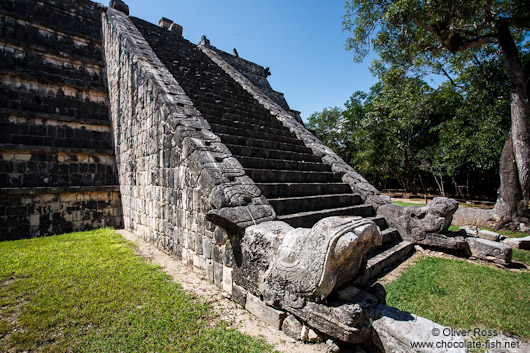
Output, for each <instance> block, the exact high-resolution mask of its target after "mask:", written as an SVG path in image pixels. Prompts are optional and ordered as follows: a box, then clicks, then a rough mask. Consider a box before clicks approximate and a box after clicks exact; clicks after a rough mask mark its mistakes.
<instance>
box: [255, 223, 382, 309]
mask: <svg viewBox="0 0 530 353" xmlns="http://www.w3.org/2000/svg"><path fill="white" fill-rule="evenodd" d="M381 240H382V238H381V234H380V232H379V229H378V228H377V226H376V225H375V223H373V222H372V221H370V220H367V219H364V218H361V217H329V218H325V219H323V220H321V221H319V222H318V223H317V224H315V225H314V226H313V228H312V229H305V228H297V229H293V230H291V231H289V232H288V233H287V234H286V235H285V236H284V237H283V240H282V243H281V244H280V245H279V247H278V250H277V252H276V256H275V259H274V262H273V263H272V265H271V267H270V269H269V272H268V274H267V276H266V278H265V281H264V290H263V297H264V299H265V301H266V302H267V303H269V304H276V303H285V304H287V305H288V306H292V307H300V306H301V305H303V304H304V302H305V300H306V299H309V300H312V301H321V300H323V299H325V298H326V297H327V296H328V295H329V294H330V293H331V292H332V291H333V289H334V288H336V287H340V286H341V285H344V284H345V283H347V282H349V281H352V280H353V279H354V278H355V277H356V276H357V275H358V274H359V273H360V272H361V271H362V270H363V268H364V266H365V262H366V260H365V256H364V254H365V253H366V252H367V251H368V249H370V248H371V247H373V246H376V245H381Z"/></svg>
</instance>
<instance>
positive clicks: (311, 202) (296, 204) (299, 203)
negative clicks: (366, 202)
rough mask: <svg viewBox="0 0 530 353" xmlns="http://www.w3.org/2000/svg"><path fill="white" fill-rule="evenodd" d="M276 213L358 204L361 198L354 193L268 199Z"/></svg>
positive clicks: (291, 212)
mask: <svg viewBox="0 0 530 353" xmlns="http://www.w3.org/2000/svg"><path fill="white" fill-rule="evenodd" d="M268 201H269V203H270V204H271V206H272V207H274V210H275V211H276V214H277V215H282V214H293V213H296V212H302V211H304V212H308V211H317V210H322V209H329V208H338V207H348V206H354V205H358V204H359V203H360V202H361V201H362V199H361V197H360V196H359V195H354V194H335V195H317V196H303V197H291V198H276V199H268Z"/></svg>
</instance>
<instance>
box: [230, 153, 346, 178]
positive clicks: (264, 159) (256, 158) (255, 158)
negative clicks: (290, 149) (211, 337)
mask: <svg viewBox="0 0 530 353" xmlns="http://www.w3.org/2000/svg"><path fill="white" fill-rule="evenodd" d="M234 156H237V158H238V159H239V158H243V159H250V160H257V161H263V162H278V161H285V162H287V163H295V164H307V165H312V164H316V165H322V166H326V167H328V168H329V170H330V171H331V167H329V164H326V163H324V162H306V161H296V160H290V159H275V158H262V157H252V156H240V155H234ZM254 169H261V168H254ZM263 169H271V168H263ZM306 171H309V170H306ZM346 185H348V184H346Z"/></svg>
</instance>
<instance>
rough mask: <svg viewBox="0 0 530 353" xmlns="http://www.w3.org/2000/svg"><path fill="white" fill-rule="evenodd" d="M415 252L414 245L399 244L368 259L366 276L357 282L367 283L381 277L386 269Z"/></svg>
mask: <svg viewBox="0 0 530 353" xmlns="http://www.w3.org/2000/svg"><path fill="white" fill-rule="evenodd" d="M413 251H414V244H413V243H411V242H408V241H402V242H399V243H397V244H396V245H394V246H393V247H391V248H390V249H388V250H385V251H383V252H382V253H380V254H378V255H376V256H374V257H372V258H370V259H368V263H367V265H366V270H365V272H364V274H363V275H362V276H361V277H359V278H358V279H357V280H356V281H355V282H356V283H366V282H368V281H370V280H373V279H375V278H377V277H380V276H381V275H382V274H383V273H384V271H385V270H386V269H388V268H391V267H394V266H395V265H396V263H397V262H398V261H399V260H400V259H401V258H404V257H407V256H409V255H410V254H411V253H412V252H413Z"/></svg>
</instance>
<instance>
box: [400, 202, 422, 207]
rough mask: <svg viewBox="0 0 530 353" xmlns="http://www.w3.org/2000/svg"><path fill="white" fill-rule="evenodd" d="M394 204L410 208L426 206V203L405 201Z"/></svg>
mask: <svg viewBox="0 0 530 353" xmlns="http://www.w3.org/2000/svg"><path fill="white" fill-rule="evenodd" d="M392 203H394V204H395V205H399V206H403V207H408V206H425V204H424V203H421V204H419V203H412V202H403V201H392Z"/></svg>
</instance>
